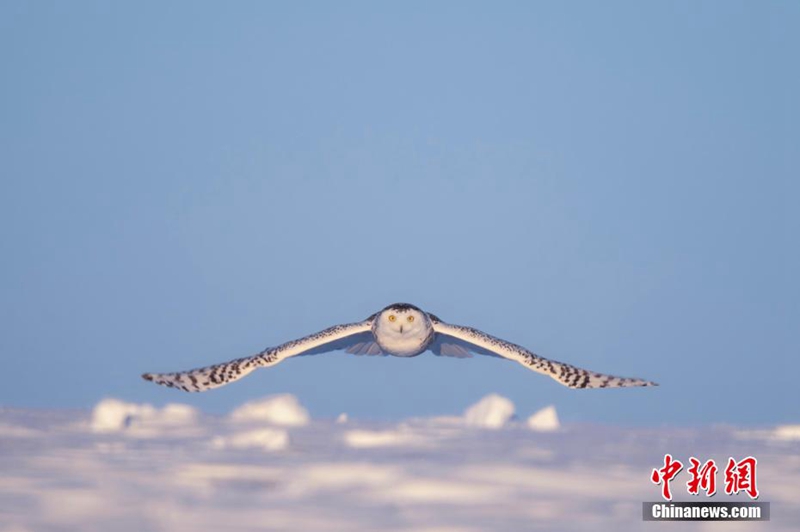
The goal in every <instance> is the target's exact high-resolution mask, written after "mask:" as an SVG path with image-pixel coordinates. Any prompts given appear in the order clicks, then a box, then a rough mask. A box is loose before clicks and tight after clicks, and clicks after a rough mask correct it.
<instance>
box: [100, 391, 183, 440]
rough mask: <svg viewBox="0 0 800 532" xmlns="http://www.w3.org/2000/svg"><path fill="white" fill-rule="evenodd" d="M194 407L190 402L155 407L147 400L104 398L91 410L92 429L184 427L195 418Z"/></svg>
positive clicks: (101, 430)
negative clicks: (133, 401) (134, 401)
mask: <svg viewBox="0 0 800 532" xmlns="http://www.w3.org/2000/svg"><path fill="white" fill-rule="evenodd" d="M197 417H198V413H197V410H196V409H195V408H193V407H191V406H189V405H183V404H168V405H167V406H165V407H164V408H162V409H160V410H159V409H157V408H155V407H154V406H152V405H149V404H136V403H126V402H125V401H120V400H119V399H114V398H108V399H103V400H102V401H100V402H99V403H97V405H95V407H94V410H92V421H91V428H92V431H94V432H119V431H122V430H125V429H128V428H132V427H142V426H148V427H150V428H156V427H183V426H186V425H194V424H195V423H196V422H197Z"/></svg>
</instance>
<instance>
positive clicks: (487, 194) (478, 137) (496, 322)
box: [0, 1, 800, 425]
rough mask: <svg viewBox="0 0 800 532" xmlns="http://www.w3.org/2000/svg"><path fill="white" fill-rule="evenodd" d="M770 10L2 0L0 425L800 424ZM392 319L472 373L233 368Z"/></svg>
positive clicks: (790, 80)
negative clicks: (275, 408)
mask: <svg viewBox="0 0 800 532" xmlns="http://www.w3.org/2000/svg"><path fill="white" fill-rule="evenodd" d="M799 22H800V8H798V5H797V4H795V3H790V2H759V3H756V2H702V3H698V2H662V3H656V2H648V3H645V4H642V3H638V2H612V3H603V4H602V5H601V4H599V3H594V2H569V3H562V2H551V3H533V2H518V3H517V2H506V3H500V4H497V3H492V4H490V3H455V2H450V3H445V2H441V3H435V4H431V3H426V2H418V3H412V2H402V3H400V2H398V3H394V4H391V5H388V4H384V5H378V4H375V3H369V2H364V3H354V2H346V3H336V4H334V3H322V2H319V3H313V2H309V3H302V4H301V3H288V2H286V3H278V2H271V3H267V2H237V3H235V4H225V5H223V4H222V3H200V2H185V3H181V2H173V3H169V4H163V3H160V2H141V3H140V2H137V3H130V4H125V5H123V4H119V3H114V4H109V3H105V2H74V3H29V2H17V1H10V2H9V1H7V2H3V3H2V5H1V6H0V66H2V70H1V71H2V81H3V82H2V83H1V84H0V255H1V256H2V261H0V291H1V292H2V294H3V297H2V300H3V304H2V305H1V306H0V357H2V363H3V367H4V375H5V379H4V383H3V386H2V387H0V405H3V406H13V407H70V408H71V407H88V406H91V405H92V404H94V403H95V402H96V401H97V400H99V399H100V398H102V397H105V396H117V397H121V398H125V399H128V400H135V401H147V402H153V403H157V404H163V403H165V402H169V401H186V402H189V403H191V404H194V405H196V406H198V407H201V408H203V409H205V410H207V411H214V412H222V411H225V410H227V409H229V408H231V407H232V406H233V405H236V404H239V403H241V402H242V401H245V400H247V399H250V398H253V397H258V396H262V395H266V394H271V393H278V392H291V393H294V394H296V395H298V396H299V397H300V398H301V400H302V401H303V402H304V404H306V405H307V406H308V407H309V408H310V410H311V412H312V414H313V415H315V416H335V415H336V414H338V413H339V412H343V411H346V412H349V413H350V414H351V415H353V416H356V417H364V418H398V417H401V416H411V415H428V414H447V413H453V412H459V411H461V410H462V409H463V408H464V407H466V406H467V405H468V404H470V403H472V402H474V401H475V400H477V399H478V398H479V397H480V396H482V395H483V394H485V393H488V392H497V393H500V394H502V395H505V396H508V397H510V398H511V399H512V400H513V401H514V402H515V403H516V404H517V407H518V409H519V411H520V413H521V414H523V415H524V414H527V413H528V412H530V411H533V410H534V409H536V408H538V407H541V406H544V405H546V404H551V403H554V404H556V405H557V407H558V408H559V411H560V412H561V415H562V418H564V419H565V420H567V421H581V422H611V423H621V424H649V425H660V424H697V423H749V424H760V423H776V422H798V421H800V412H798V408H797V405H798V404H800V392H799V391H798V387H797V375H798V373H800V359H799V357H798V345H800V342H798V334H797V324H798V323H800V310H799V309H798V303H797V302H798V300H800V290H799V289H798V282H797V278H796V272H797V271H798V269H800V251H798V250H799V249H800V247H798V246H797V243H796V242H797V233H798V229H800V224H799V223H798V221H799V217H798V214H797V203H798V192H800V187H798V184H797V176H798V175H800V172H798V170H799V169H800V164H799V161H798V149H797V147H798V145H800V131H798V129H799V128H798V124H800V105H798V98H797V94H800V73H798V69H797V67H796V66H794V65H795V64H796V59H797V58H796V51H797V50H798V49H800V37H799V36H798V35H800V33H798V31H797V29H798V27H800V26H798V23H799ZM395 301H408V302H411V303H414V304H417V305H419V306H421V307H423V308H424V309H426V310H429V311H431V312H433V313H435V314H437V315H439V316H440V317H442V318H443V319H445V320H447V321H451V322H454V323H460V324H468V325H472V326H475V327H478V328H481V329H484V330H486V331H488V332H490V333H492V334H495V335H497V336H501V337H503V338H506V339H508V340H511V341H513V342H516V343H519V344H522V345H525V346H527V347H529V348H531V349H533V350H534V351H536V352H538V353H540V354H542V355H544V356H548V357H551V358H554V359H556V360H561V361H566V362H570V363H573V364H575V365H581V366H584V367H588V368H591V369H594V370H598V371H604V372H609V373H616V374H621V375H631V376H639V377H645V378H649V379H653V380H656V381H658V382H660V383H661V385H662V386H661V387H660V388H658V389H640V390H597V391H573V390H568V389H566V388H562V387H560V386H559V385H557V384H556V383H555V382H554V381H552V380H550V379H547V378H544V377H541V376H539V375H537V374H534V373H532V372H528V371H526V370H524V368H522V367H520V366H518V365H516V364H513V363H511V362H508V363H505V362H503V361H500V360H496V359H493V358H474V359H471V360H454V359H439V358H436V357H434V356H432V355H430V354H428V355H423V356H421V357H418V358H416V359H411V360H403V359H393V358H366V357H353V356H348V355H344V354H332V355H322V356H316V357H304V358H300V359H295V360H289V361H287V362H286V363H284V364H281V365H279V366H277V367H274V368H270V369H268V370H262V371H259V372H257V373H255V374H253V375H251V376H250V377H248V378H247V379H244V380H242V381H240V382H238V383H236V384H234V385H231V386H228V387H224V388H221V389H219V390H215V391H212V392H208V393H206V394H201V395H184V394H180V393H178V392H176V391H174V390H169V389H162V388H159V387H155V386H153V385H151V384H149V383H146V382H144V381H142V380H141V379H140V378H139V374H140V373H142V372H144V371H172V370H179V369H188V368H191V367H196V366H200V365H206V364H209V363H213V362H218V361H222V360H227V359H231V358H237V357H240V356H244V355H247V354H251V353H253V352H256V351H259V350H261V349H262V348H264V347H266V346H269V345H276V344H279V343H282V342H284V341H286V340H289V339H292V338H295V337H298V336H301V335H304V334H307V333H310V332H314V331H316V330H319V329H322V328H324V327H327V326H329V325H331V324H334V323H339V322H343V321H354V320H358V319H362V318H364V317H366V316H367V315H369V314H371V313H372V312H375V311H376V310H378V309H380V308H382V307H384V306H385V305H387V304H389V303H392V302H395Z"/></svg>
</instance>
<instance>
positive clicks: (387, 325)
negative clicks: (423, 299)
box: [375, 303, 431, 336]
mask: <svg viewBox="0 0 800 532" xmlns="http://www.w3.org/2000/svg"><path fill="white" fill-rule="evenodd" d="M375 324H376V326H377V327H378V328H379V329H381V330H382V331H383V332H385V333H386V332H388V333H394V334H397V335H400V334H402V335H412V336H418V335H420V334H423V333H426V332H427V331H428V329H429V328H430V327H431V325H430V320H429V319H428V316H427V314H425V313H424V312H423V311H422V310H420V309H419V308H417V307H415V306H414V305H409V304H408V303H395V304H393V305H389V306H388V307H386V308H385V309H383V310H382V311H380V312H379V313H378V317H377V319H376V320H375Z"/></svg>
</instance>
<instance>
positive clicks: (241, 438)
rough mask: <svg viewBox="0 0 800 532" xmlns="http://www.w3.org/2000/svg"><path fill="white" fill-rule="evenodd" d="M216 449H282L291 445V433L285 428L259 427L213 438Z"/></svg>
mask: <svg viewBox="0 0 800 532" xmlns="http://www.w3.org/2000/svg"><path fill="white" fill-rule="evenodd" d="M211 446H212V447H213V448H214V449H220V450H224V449H237V450H242V449H261V450H264V451H282V450H284V449H287V448H288V447H289V434H288V433H287V432H286V431H285V430H283V429H274V428H271V429H258V430H251V431H247V432H238V433H234V434H231V435H230V436H217V437H216V438H214V439H213V440H211Z"/></svg>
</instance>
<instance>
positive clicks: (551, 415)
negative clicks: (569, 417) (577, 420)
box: [528, 405, 561, 432]
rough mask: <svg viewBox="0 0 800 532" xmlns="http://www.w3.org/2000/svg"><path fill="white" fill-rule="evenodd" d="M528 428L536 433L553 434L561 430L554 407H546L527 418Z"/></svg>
mask: <svg viewBox="0 0 800 532" xmlns="http://www.w3.org/2000/svg"><path fill="white" fill-rule="evenodd" d="M528 428H529V429H531V430H535V431H537V432H553V431H556V430H558V429H560V428H561V423H560V422H559V421H558V414H557V413H556V407H555V406H553V405H550V406H546V407H544V408H542V409H541V410H539V411H537V412H535V413H534V414H533V415H532V416H531V417H529V418H528Z"/></svg>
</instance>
